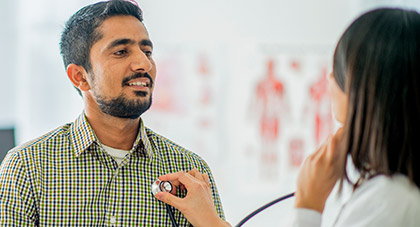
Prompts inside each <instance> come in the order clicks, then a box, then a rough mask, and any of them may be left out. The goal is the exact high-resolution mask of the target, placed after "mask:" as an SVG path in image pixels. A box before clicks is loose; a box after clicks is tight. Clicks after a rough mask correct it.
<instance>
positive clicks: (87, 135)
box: [70, 112, 99, 157]
mask: <svg viewBox="0 0 420 227" xmlns="http://www.w3.org/2000/svg"><path fill="white" fill-rule="evenodd" d="M70 140H71V142H72V146H73V152H74V155H75V156H76V157H78V156H79V155H81V154H82V153H83V152H84V151H85V150H86V149H87V148H88V147H90V146H91V145H92V144H93V143H98V142H99V140H98V138H97V137H96V135H95V133H94V131H93V129H92V127H91V126H90V124H89V122H88V121H87V118H86V116H85V113H84V112H83V113H82V114H80V115H79V117H78V118H77V119H76V120H75V121H74V123H73V124H72V125H71V127H70Z"/></svg>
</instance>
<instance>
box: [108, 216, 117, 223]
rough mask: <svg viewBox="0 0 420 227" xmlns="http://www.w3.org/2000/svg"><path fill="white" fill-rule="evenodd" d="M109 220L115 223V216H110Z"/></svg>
mask: <svg viewBox="0 0 420 227" xmlns="http://www.w3.org/2000/svg"><path fill="white" fill-rule="evenodd" d="M109 222H111V224H115V223H117V218H116V217H115V216H111V218H110V220H109Z"/></svg>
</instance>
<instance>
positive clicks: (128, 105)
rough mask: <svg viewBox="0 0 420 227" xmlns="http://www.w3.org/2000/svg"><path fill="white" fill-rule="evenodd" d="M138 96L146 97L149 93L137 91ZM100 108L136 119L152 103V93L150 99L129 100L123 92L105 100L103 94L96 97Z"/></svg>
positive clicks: (108, 112)
mask: <svg viewBox="0 0 420 227" xmlns="http://www.w3.org/2000/svg"><path fill="white" fill-rule="evenodd" d="M136 95H137V96H143V97H145V96H146V95H147V93H145V92H136ZM96 102H97V103H98V107H99V109H100V110H101V111H102V112H103V113H105V114H108V115H111V116H113V117H118V118H129V119H136V118H138V117H140V116H141V115H142V114H143V113H144V112H145V111H146V110H148V109H149V108H150V106H151V105H152V95H150V98H149V99H148V100H145V101H143V100H132V101H131V100H128V99H127V98H125V97H124V95H123V94H121V95H120V96H118V97H117V98H113V99H111V100H105V98H104V97H102V96H97V97H96Z"/></svg>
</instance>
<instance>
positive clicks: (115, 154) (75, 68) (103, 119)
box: [0, 0, 223, 226]
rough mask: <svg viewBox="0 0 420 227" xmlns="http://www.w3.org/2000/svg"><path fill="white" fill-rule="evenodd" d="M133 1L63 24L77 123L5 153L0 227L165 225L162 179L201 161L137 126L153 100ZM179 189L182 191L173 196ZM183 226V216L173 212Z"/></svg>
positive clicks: (91, 10) (152, 69)
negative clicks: (158, 185) (156, 192)
mask: <svg viewBox="0 0 420 227" xmlns="http://www.w3.org/2000/svg"><path fill="white" fill-rule="evenodd" d="M142 21H143V18H142V12H141V10H140V9H139V7H138V6H136V5H134V4H133V3H131V2H128V1H123V0H112V1H108V2H99V3H96V4H92V5H88V6H86V7H84V8H82V9H81V10H79V11H78V12H76V13H75V14H74V15H73V16H72V17H71V18H70V19H69V21H68V22H67V23H66V27H65V29H64V31H63V33H62V37H61V43H60V47H61V54H62V56H63V60H64V64H65V66H66V69H67V75H68V77H69V79H70V80H71V82H72V83H73V85H74V87H75V88H76V89H77V90H78V91H79V93H80V94H81V95H82V97H83V101H84V104H85V111H84V113H82V114H81V115H80V116H79V118H77V119H76V121H75V122H72V123H69V124H66V125H64V126H62V127H60V128H58V129H56V130H54V131H52V132H50V133H47V134H45V135H44V136H41V137H40V138H38V139H36V140H34V141H31V142H29V143H26V144H25V145H22V146H20V147H16V148H14V149H12V150H11V151H9V153H8V155H7V156H6V158H5V160H4V161H3V163H2V165H1V168H0V225H1V226H4V225H12V226H27V225H31V226H46V225H53V226H55V225H76V226H104V225H105V226H114V225H115V226H170V225H171V221H170V219H169V217H168V214H167V211H166V210H165V205H164V204H163V203H162V202H160V201H158V200H157V199H156V198H154V197H153V195H152V193H151V188H150V187H151V185H152V183H153V182H154V181H155V180H156V179H157V178H158V176H160V175H163V174H166V173H171V172H176V171H189V170H191V169H193V168H196V169H198V171H200V172H202V173H206V174H208V175H209V176H210V182H211V189H212V193H213V199H214V204H215V206H216V207H217V210H218V214H219V215H220V216H221V217H222V218H223V210H222V207H221V203H220V198H219V196H218V192H217V189H216V186H215V184H214V180H213V178H212V175H211V172H210V169H209V167H208V166H207V164H206V163H205V162H204V161H203V160H202V159H201V158H200V157H198V156H197V155H196V154H194V153H191V152H190V151H187V150H185V149H184V148H182V147H180V146H178V145H176V144H174V143H173V142H171V141H169V140H168V139H166V138H164V137H162V136H160V135H158V134H156V133H154V132H153V131H151V130H150V129H148V128H146V127H145V126H144V125H143V122H142V120H141V118H140V116H141V114H142V113H143V112H144V111H146V110H147V109H148V108H149V107H150V105H151V100H152V91H153V87H154V81H155V78H156V66H155V63H154V61H153V58H152V52H153V45H152V42H151V41H150V39H149V35H148V33H147V31H146V28H145V27H144V25H143V22H142ZM178 196H183V195H181V193H180V192H179V193H178ZM174 212H175V215H174V216H175V220H176V221H177V223H178V224H179V225H180V226H187V225H189V223H188V222H187V220H186V219H185V218H184V217H183V216H182V214H181V213H180V212H179V211H177V210H175V211H174Z"/></svg>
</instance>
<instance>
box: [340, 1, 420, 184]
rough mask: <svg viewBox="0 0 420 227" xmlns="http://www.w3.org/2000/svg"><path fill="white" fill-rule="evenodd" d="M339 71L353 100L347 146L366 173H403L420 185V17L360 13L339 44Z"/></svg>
mask: <svg viewBox="0 0 420 227" xmlns="http://www.w3.org/2000/svg"><path fill="white" fill-rule="evenodd" d="M333 74H334V77H335V80H336V81H337V83H338V84H339V86H340V87H341V89H342V90H343V91H345V93H346V94H347V95H348V103H349V106H348V112H347V116H346V121H345V124H344V133H343V135H344V136H343V141H342V144H341V149H344V151H343V152H346V153H347V154H350V155H351V158H352V160H353V163H354V165H355V167H356V169H357V170H359V171H360V173H361V176H362V177H368V176H375V175H378V174H384V175H388V176H390V175H392V174H395V173H401V174H404V175H406V176H408V178H409V179H410V180H411V181H413V182H414V183H415V184H416V185H417V186H418V187H420V176H419V175H420V171H419V170H420V169H419V168H420V155H419V153H420V137H419V135H420V15H419V14H418V13H417V12H415V11H410V10H403V9H391V8H383V9H376V10H373V11H370V12H367V13H365V14H363V15H362V16H360V17H359V18H358V19H356V20H355V21H354V22H353V23H352V24H351V25H350V26H349V28H348V29H347V30H346V31H345V32H344V34H343V35H342V37H341V38H340V40H339V42H338V44H337V47H336V50H335V53H334V62H333ZM346 157H347V156H346ZM416 163H417V164H416ZM344 177H346V178H347V174H346V171H345V168H344V169H343V178H344Z"/></svg>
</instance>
